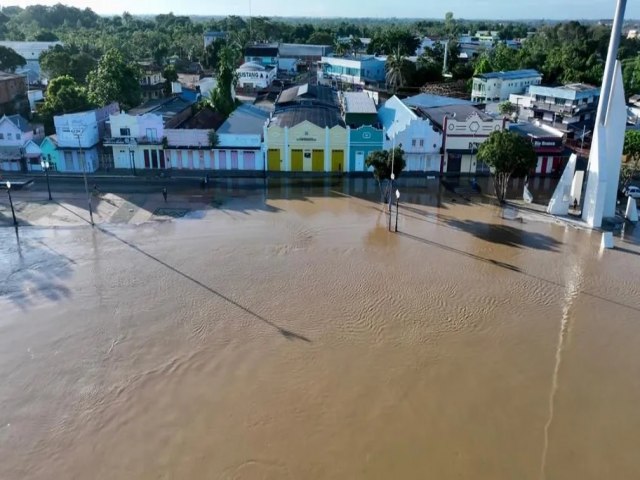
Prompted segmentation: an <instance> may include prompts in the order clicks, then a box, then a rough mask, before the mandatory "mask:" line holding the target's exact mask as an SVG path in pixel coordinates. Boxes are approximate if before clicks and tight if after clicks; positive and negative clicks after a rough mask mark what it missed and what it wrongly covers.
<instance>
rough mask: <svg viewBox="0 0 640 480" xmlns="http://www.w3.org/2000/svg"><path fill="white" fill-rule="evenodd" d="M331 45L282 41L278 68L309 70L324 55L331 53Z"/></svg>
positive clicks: (291, 72) (283, 69) (290, 71)
mask: <svg viewBox="0 0 640 480" xmlns="http://www.w3.org/2000/svg"><path fill="white" fill-rule="evenodd" d="M331 51H332V49H331V46H329V45H307V44H304V43H303V44H300V43H281V44H280V46H279V47H278V52H279V58H278V70H279V71H281V72H286V73H290V74H293V73H296V72H298V71H300V70H309V69H310V68H311V66H312V65H316V64H317V63H318V62H319V61H320V60H321V59H322V57H325V56H328V55H329V54H331Z"/></svg>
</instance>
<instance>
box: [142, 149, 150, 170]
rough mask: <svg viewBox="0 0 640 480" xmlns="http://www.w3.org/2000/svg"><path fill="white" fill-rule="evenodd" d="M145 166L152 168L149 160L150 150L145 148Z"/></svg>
mask: <svg viewBox="0 0 640 480" xmlns="http://www.w3.org/2000/svg"><path fill="white" fill-rule="evenodd" d="M144 168H151V161H150V160H149V150H147V149H146V148H145V150H144Z"/></svg>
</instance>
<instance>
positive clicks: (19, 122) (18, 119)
mask: <svg viewBox="0 0 640 480" xmlns="http://www.w3.org/2000/svg"><path fill="white" fill-rule="evenodd" d="M7 120H9V121H10V122H11V123H13V124H14V125H15V126H16V127H17V128H19V129H20V131H22V132H30V131H31V125H29V122H28V121H27V120H26V119H25V118H24V117H23V116H22V115H7Z"/></svg>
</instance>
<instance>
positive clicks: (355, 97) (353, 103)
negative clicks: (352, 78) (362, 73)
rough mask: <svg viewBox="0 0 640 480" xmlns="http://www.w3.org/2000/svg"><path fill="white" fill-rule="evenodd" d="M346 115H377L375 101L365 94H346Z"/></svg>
mask: <svg viewBox="0 0 640 480" xmlns="http://www.w3.org/2000/svg"><path fill="white" fill-rule="evenodd" d="M344 110H345V113H373V114H375V113H377V109H376V104H375V103H374V102H373V99H372V98H371V97H370V96H369V95H367V94H366V93H364V92H345V93H344Z"/></svg>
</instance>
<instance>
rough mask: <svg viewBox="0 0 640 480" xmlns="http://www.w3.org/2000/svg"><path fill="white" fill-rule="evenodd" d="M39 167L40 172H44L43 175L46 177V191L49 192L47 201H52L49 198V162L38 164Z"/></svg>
mask: <svg viewBox="0 0 640 480" xmlns="http://www.w3.org/2000/svg"><path fill="white" fill-rule="evenodd" d="M40 166H41V167H42V170H44V174H45V176H46V177H47V191H48V192H49V201H51V200H53V198H51V185H49V167H50V165H49V162H45V161H44V160H43V161H42V162H40Z"/></svg>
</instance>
